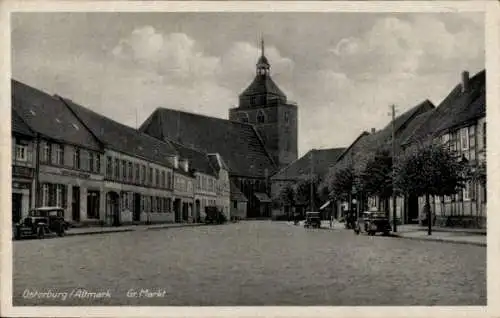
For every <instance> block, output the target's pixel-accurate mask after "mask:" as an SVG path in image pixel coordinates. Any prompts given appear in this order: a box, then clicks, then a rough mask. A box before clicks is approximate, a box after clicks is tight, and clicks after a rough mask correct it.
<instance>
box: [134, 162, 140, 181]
mask: <svg viewBox="0 0 500 318" xmlns="http://www.w3.org/2000/svg"><path fill="white" fill-rule="evenodd" d="M134 166H135V176H134V177H135V178H134V180H135V183H139V179H140V170H139V164H138V163H135V164H134Z"/></svg>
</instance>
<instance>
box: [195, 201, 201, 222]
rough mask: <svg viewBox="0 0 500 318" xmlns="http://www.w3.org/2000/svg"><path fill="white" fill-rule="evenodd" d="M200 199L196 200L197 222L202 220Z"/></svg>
mask: <svg viewBox="0 0 500 318" xmlns="http://www.w3.org/2000/svg"><path fill="white" fill-rule="evenodd" d="M200 215H201V211H200V200H196V202H195V212H194V221H195V222H200Z"/></svg>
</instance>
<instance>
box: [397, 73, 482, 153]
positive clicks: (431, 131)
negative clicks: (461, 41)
mask: <svg viewBox="0 0 500 318" xmlns="http://www.w3.org/2000/svg"><path fill="white" fill-rule="evenodd" d="M485 114H486V71H485V70H482V71H481V72H478V73H477V74H476V75H474V76H473V77H471V78H470V79H469V89H468V90H467V91H465V92H462V84H458V85H456V86H455V87H454V88H453V90H452V91H451V92H450V93H449V94H448V96H446V98H445V99H444V100H443V101H442V102H441V104H439V106H438V107H437V108H436V109H435V111H434V112H433V114H432V116H429V117H428V118H427V119H426V120H425V122H424V123H423V124H422V125H421V126H420V127H419V128H418V129H416V130H415V133H414V134H413V135H412V136H409V137H408V138H407V139H406V140H405V141H404V144H410V143H413V142H422V141H425V140H426V139H427V138H432V137H434V136H438V135H440V134H441V133H442V132H444V131H447V130H448V129H452V128H454V127H457V126H460V125H462V124H465V123H467V122H469V121H472V120H475V119H477V118H479V117H482V116H485Z"/></svg>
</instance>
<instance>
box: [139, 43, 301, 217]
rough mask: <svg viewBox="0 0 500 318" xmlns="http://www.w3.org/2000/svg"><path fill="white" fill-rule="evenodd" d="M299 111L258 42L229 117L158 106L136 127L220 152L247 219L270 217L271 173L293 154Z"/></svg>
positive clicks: (148, 132) (162, 136)
mask: <svg viewBox="0 0 500 318" xmlns="http://www.w3.org/2000/svg"><path fill="white" fill-rule="evenodd" d="M297 127H298V111H297V105H296V104H295V103H292V102H289V101H287V97H286V95H285V94H284V93H283V92H282V91H281V89H280V88H279V87H278V85H276V83H275V82H274V81H273V80H272V78H271V65H270V63H269V61H268V59H267V57H266V56H265V51H264V42H263V41H262V42H261V56H260V57H259V59H258V62H257V65H256V74H255V78H254V80H253V81H252V83H251V84H250V85H249V86H248V87H247V88H246V89H245V90H244V91H243V93H241V94H240V96H239V105H238V107H236V108H232V109H229V120H227V119H222V118H215V117H208V116H203V115H198V114H193V113H187V112H183V111H178V110H173V109H168V108H158V109H156V110H155V111H154V112H153V113H152V114H151V115H150V116H149V117H148V118H147V119H146V121H145V122H144V123H143V124H142V125H141V127H140V130H141V131H142V132H144V133H147V134H149V135H151V136H153V137H155V138H158V139H161V140H171V141H175V142H177V143H180V144H182V145H184V146H186V147H190V148H192V149H196V150H198V151H202V152H205V153H219V154H220V155H221V156H222V157H223V158H224V161H225V162H226V164H227V166H228V168H229V176H230V180H231V182H232V184H234V185H235V186H236V187H237V188H238V189H239V190H240V191H241V193H243V194H244V196H245V198H246V199H247V200H248V206H247V217H248V218H254V217H271V203H272V202H271V198H270V194H271V184H270V177H271V176H272V175H273V174H274V173H275V172H277V171H278V170H279V169H281V168H283V167H285V166H287V165H288V164H290V163H291V162H293V161H294V160H296V159H297V157H298V149H297V148H298V145H297V139H298V137H297V135H298V128H297Z"/></svg>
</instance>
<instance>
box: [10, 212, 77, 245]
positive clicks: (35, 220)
mask: <svg viewBox="0 0 500 318" xmlns="http://www.w3.org/2000/svg"><path fill="white" fill-rule="evenodd" d="M69 225H70V224H69V223H68V222H66V221H65V220H64V209H63V208H60V207H39V208H35V209H32V210H30V211H29V213H28V216H27V217H25V218H24V219H22V220H21V221H20V222H19V223H17V224H15V226H14V238H15V239H18V240H19V239H22V238H26V237H36V238H39V239H42V238H44V237H45V236H47V235H48V236H55V235H58V236H64V234H65V232H66V230H67V229H68V228H69Z"/></svg>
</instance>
